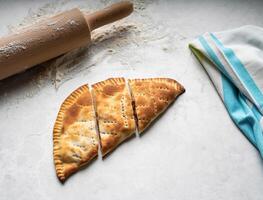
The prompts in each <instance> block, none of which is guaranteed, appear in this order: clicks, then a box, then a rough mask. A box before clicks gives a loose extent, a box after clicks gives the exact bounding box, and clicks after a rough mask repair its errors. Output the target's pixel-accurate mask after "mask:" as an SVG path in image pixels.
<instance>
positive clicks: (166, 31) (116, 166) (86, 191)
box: [0, 0, 263, 200]
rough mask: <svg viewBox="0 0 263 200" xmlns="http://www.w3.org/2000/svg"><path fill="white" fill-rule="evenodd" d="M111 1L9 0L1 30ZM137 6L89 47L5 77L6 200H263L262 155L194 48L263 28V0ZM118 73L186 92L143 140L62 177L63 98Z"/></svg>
mask: <svg viewBox="0 0 263 200" xmlns="http://www.w3.org/2000/svg"><path fill="white" fill-rule="evenodd" d="M95 2H96V3H95ZM111 2H112V1H93V2H92V1H91V0H87V1H69V0H66V1H65V0H64V1H51V0H50V1H48V0H44V1H41V2H40V1H1V3H0V16H1V17H0V24H1V26H0V35H1V36H3V35H5V34H7V33H8V32H10V31H13V30H14V27H16V26H20V25H19V24H21V25H24V24H27V23H30V22H31V21H33V20H34V19H35V18H38V17H42V16H44V15H47V14H53V13H55V12H58V11H61V10H66V9H69V8H71V7H74V6H79V7H81V8H82V9H85V10H86V9H89V10H95V9H97V8H101V7H103V6H104V5H106V4H108V3H111ZM134 3H135V7H136V10H135V12H134V14H133V15H132V16H131V17H129V18H127V19H126V20H124V21H121V22H119V23H117V24H116V26H115V27H114V26H109V27H105V28H104V29H103V30H100V31H97V32H96V33H95V36H94V38H95V43H94V44H93V45H91V46H90V47H89V48H88V49H85V50H83V51H80V52H77V53H75V54H72V53H71V54H69V55H67V56H64V57H62V58H59V59H58V60H56V61H52V62H51V63H46V64H44V65H43V66H42V67H36V68H34V69H32V70H29V71H27V72H25V73H22V74H20V75H17V76H15V77H12V78H9V79H6V80H4V81H0V124H1V125H0V168H1V170H0V171H1V172H0V199H1V200H9V199H10V200H11V199H20V200H22V199H26V200H31V199H32V200H33V199H34V200H35V199H39V200H42V199H49V200H53V199H54V200H55V199H65V200H67V199H90V200H91V199H92V200H93V199H112V200H116V199H131V200H134V199H136V200H146V199H151V200H154V199H166V200H169V199H171V200H172V199H181V200H184V199H185V200H188V199H207V200H208V199H209V200H210V199H233V200H245V199H253V200H255V199H258V200H259V199H262V198H263V197H262V195H263V162H262V159H261V158H260V156H259V154H258V152H257V151H256V149H255V148H254V147H253V146H252V145H251V144H250V143H249V142H248V140H247V139H246V138H245V137H244V136H243V135H242V134H241V133H240V132H239V130H238V129H237V128H236V127H235V125H234V124H233V122H232V121H231V119H230V118H229V116H228V114H227V112H226V110H225V108H224V105H223V104H222V102H221V100H220V98H219V96H218V95H217V93H216V91H215V89H214V88H213V85H212V84H211V82H210V81H209V78H208V77H207V75H206V73H205V71H204V70H203V69H202V67H201V66H200V65H199V64H198V63H197V61H196V60H195V59H194V57H193V55H192V54H191V53H190V51H189V49H188V47H187V45H188V43H189V41H191V40H192V39H194V38H195V37H197V36H198V35H200V34H202V33H204V32H207V31H219V30H224V29H230V28H234V27H238V26H242V25H246V24H254V25H259V26H263V20H262V19H263V12H262V8H263V1H260V0H259V1H255V0H252V1H245V0H244V1H241V0H240V1H237V0H235V1H234V0H233V1H228V0H223V1H219V0H218V1H209V0H204V1H201V0H200V1H195V0H188V1H183V0H181V1H172V0H171V1H161V0H160V1H135V2H134ZM105 32H107V33H108V34H103V33H105ZM117 76H124V77H136V78H137V77H159V76H163V77H171V78H175V79H176V80H178V81H179V82H181V83H182V84H183V85H184V86H185V88H186V93H185V94H184V95H183V96H181V97H180V98H179V99H178V100H177V101H176V102H175V104H173V105H172V106H171V107H170V109H169V110H168V111H167V112H166V113H165V114H164V115H163V116H162V117H161V118H159V119H158V121H156V122H155V124H154V125H153V126H152V127H151V128H150V129H148V130H147V131H146V132H145V134H144V135H143V136H142V137H140V138H136V137H135V138H132V139H131V140H129V141H128V142H126V143H124V144H123V145H121V146H120V147H119V148H118V149H116V150H115V151H114V152H113V153H112V154H111V155H109V156H108V157H107V158H106V159H105V160H103V161H102V160H99V159H98V160H96V161H95V162H93V163H92V164H91V165H89V166H88V167H87V168H85V169H83V170H82V171H80V172H79V173H77V174H75V175H74V176H72V177H71V178H70V179H69V180H68V181H67V182H66V183H65V184H64V185H62V184H60V182H59V181H58V179H57V177H56V174H55V170H54V165H53V156H52V128H53V124H54V120H55V118H56V114H57V111H58V109H59V105H60V104H61V102H62V101H63V99H64V98H65V97H66V96H67V95H68V94H69V93H70V92H71V91H72V90H74V89H75V88H76V87H78V86H80V85H81V84H84V83H89V84H92V83H95V82H96V81H99V80H103V79H106V78H109V77H117Z"/></svg>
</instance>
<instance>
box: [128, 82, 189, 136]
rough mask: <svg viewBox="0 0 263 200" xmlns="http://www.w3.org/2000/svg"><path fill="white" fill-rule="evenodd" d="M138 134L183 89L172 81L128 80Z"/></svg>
mask: <svg viewBox="0 0 263 200" xmlns="http://www.w3.org/2000/svg"><path fill="white" fill-rule="evenodd" d="M128 83H129V87H130V91H131V94H132V98H133V105H134V113H135V115H136V121H137V126H138V131H139V133H142V132H143V131H144V130H145V129H146V128H147V127H148V126H149V125H150V124H151V123H152V122H153V120H154V119H155V118H156V117H158V116H159V115H160V114H161V113H162V112H163V111H165V110H166V109H167V108H168V106H169V105H170V104H171V103H172V102H173V101H174V100H175V99H176V98H177V97H178V96H179V95H181V94H182V93H183V92H184V91H185V89H184V87H183V86H182V85H181V84H179V83H178V82H176V81H175V80H173V79H169V78H148V79H131V80H128Z"/></svg>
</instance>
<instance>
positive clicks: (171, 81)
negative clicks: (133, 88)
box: [128, 78, 185, 93]
mask: <svg viewBox="0 0 263 200" xmlns="http://www.w3.org/2000/svg"><path fill="white" fill-rule="evenodd" d="M141 81H147V82H151V81H154V82H157V83H168V84H169V85H172V86H175V85H176V90H179V91H180V92H182V93H184V92H185V88H184V87H183V85H182V84H180V83H179V82H178V81H176V80H174V79H172V78H141V79H139V78H137V79H128V83H129V84H130V83H136V82H141Z"/></svg>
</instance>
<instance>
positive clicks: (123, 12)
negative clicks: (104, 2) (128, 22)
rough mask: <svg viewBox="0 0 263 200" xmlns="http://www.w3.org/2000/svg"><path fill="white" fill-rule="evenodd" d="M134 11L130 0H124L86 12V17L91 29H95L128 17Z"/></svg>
mask: <svg viewBox="0 0 263 200" xmlns="http://www.w3.org/2000/svg"><path fill="white" fill-rule="evenodd" d="M132 11H133V4H132V3H131V2H129V1H122V2H119V3H116V4H113V5H111V6H109V7H107V8H104V9H103V10H100V11H96V12H94V13H92V14H86V15H85V18H86V21H87V23H88V25H89V28H90V31H93V30H94V29H97V28H99V27H101V26H104V25H106V24H109V23H112V22H115V21H117V20H119V19H122V18H124V17H127V16H128V15H130V14H131V13H132Z"/></svg>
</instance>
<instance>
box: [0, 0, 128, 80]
mask: <svg viewBox="0 0 263 200" xmlns="http://www.w3.org/2000/svg"><path fill="white" fill-rule="evenodd" d="M131 12H132V4H131V3H129V2H121V3H118V4H116V5H113V6H111V7H108V8H106V9H103V10H101V11H97V12H95V13H93V14H89V15H85V14H83V13H82V12H81V11H80V10H79V9H77V8H75V9H72V10H69V11H66V12H63V13H61V14H58V15H56V16H54V17H51V18H48V19H46V20H44V21H41V22H40V23H37V24H34V25H32V26H30V27H27V28H24V29H22V30H21V31H20V32H18V33H15V34H13V35H10V36H7V37H5V38H2V39H0V80H1V79H3V78H6V77H9V76H11V75H13V74H16V73H19V72H22V71H24V70H26V69H28V68H30V67H32V66H34V65H36V64H39V63H42V62H44V61H47V60H49V59H51V58H55V57H57V56H59V55H62V54H64V53H66V52H68V51H70V50H73V49H75V48H78V47H81V46H84V45H87V44H89V43H90V42H91V31H92V30H94V29H95V28H98V27H100V26H103V25H105V24H108V23H111V22H113V21H116V20H118V19H121V18H123V17H126V16H127V15H129V14H130V13H131Z"/></svg>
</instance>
